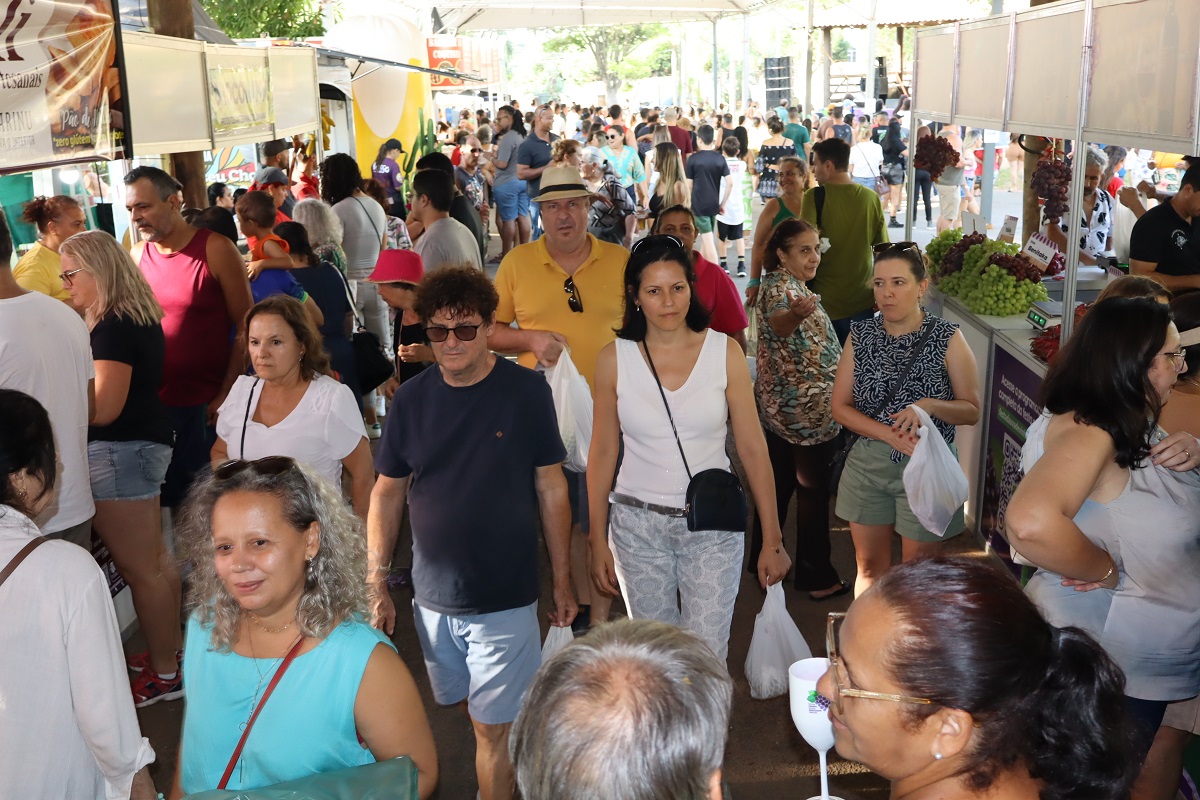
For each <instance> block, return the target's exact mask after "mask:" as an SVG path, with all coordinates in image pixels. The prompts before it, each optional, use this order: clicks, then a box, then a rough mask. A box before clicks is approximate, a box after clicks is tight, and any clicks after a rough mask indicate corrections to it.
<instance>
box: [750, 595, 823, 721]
mask: <svg viewBox="0 0 1200 800" xmlns="http://www.w3.org/2000/svg"><path fill="white" fill-rule="evenodd" d="M805 658H812V650H810V649H809V647H808V643H807V642H805V641H804V637H803V636H801V635H800V629H799V628H797V627H796V623H795V622H793V621H792V617H791V615H790V614H788V610H787V603H786V602H785V601H784V597H783V585H782V584H781V583H776V584H773V585H771V586H770V587H768V588H767V599H766V601H765V602H763V607H762V611H760V612H758V616H757V617H755V618H754V636H753V638H751V639H750V652H749V653H748V654H747V655H746V679H747V680H748V681H750V696H751V697H753V698H755V699H756V700H766V699H767V698H770V697H779V696H780V695H782V694H787V691H788V668H789V667H791V666H792V664H795V663H796V662H797V661H800V660H802V659H805Z"/></svg>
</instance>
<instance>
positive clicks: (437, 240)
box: [409, 169, 483, 272]
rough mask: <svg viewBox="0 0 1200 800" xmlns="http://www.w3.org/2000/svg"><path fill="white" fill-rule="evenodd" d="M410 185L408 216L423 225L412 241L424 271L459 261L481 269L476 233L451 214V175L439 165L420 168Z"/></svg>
mask: <svg viewBox="0 0 1200 800" xmlns="http://www.w3.org/2000/svg"><path fill="white" fill-rule="evenodd" d="M412 188H413V201H412V210H411V211H410V212H409V218H410V219H412V220H416V221H417V222H420V223H421V225H422V226H423V228H424V232H423V233H422V234H421V235H420V237H419V238H418V239H417V240H416V241H415V242H414V243H413V250H414V251H415V252H416V253H417V255H419V256H420V257H421V261H422V262H423V263H424V264H425V271H426V272H433V271H434V270H436V269H438V268H439V267H445V266H458V265H460V264H466V265H468V266H472V267H475V268H477V269H483V261H482V260H481V259H480V257H479V243H478V241H476V239H475V235H474V234H473V233H471V230H470V228H468V227H467V226H466V225H463V224H462V223H461V222H459V221H458V220H456V219H452V218H451V217H450V204H451V203H453V202H454V178H452V177H450V176H449V175H447V174H446V173H445V172H443V171H442V170H440V169H423V170H421V171H420V172H418V173H417V174H416V175H415V176H414V177H413V183H412Z"/></svg>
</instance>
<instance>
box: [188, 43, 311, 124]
mask: <svg viewBox="0 0 1200 800" xmlns="http://www.w3.org/2000/svg"><path fill="white" fill-rule="evenodd" d="M205 51H206V56H205V63H206V66H207V74H208V84H209V91H210V97H209V111H210V124H211V128H212V141H213V144H212V146H213V147H220V146H221V145H226V144H248V143H250V142H265V141H267V140H268V139H272V138H274V130H275V128H274V125H272V123H271V119H272V112H271V83H270V75H269V68H268V65H267V51H266V49H265V48H254V47H238V46H237V45H218V44H209V45H206V46H205ZM313 80H314V81H315V80H316V77H315V70H314V77H313Z"/></svg>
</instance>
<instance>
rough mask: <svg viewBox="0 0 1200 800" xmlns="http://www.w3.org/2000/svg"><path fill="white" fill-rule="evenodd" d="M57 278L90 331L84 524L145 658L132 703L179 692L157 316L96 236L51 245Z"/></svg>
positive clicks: (106, 241) (138, 666)
mask: <svg viewBox="0 0 1200 800" xmlns="http://www.w3.org/2000/svg"><path fill="white" fill-rule="evenodd" d="M58 257H60V258H61V266H62V273H61V278H60V279H61V280H62V284H63V286H64V288H65V289H66V290H67V292H68V294H69V295H70V297H71V302H72V303H73V304H74V305H75V306H76V308H78V309H79V310H80V311H82V312H83V315H84V319H86V320H87V325H88V328H89V329H90V331H91V342H92V358H93V360H94V361H95V365H96V405H95V411H94V413H93V414H92V418H91V420H90V421H89V422H90V425H89V426H88V437H87V438H88V452H87V455H88V471H89V473H90V476H91V486H92V496H93V497H94V498H95V500H96V516H95V517H94V519H93V522H92V525H93V527H94V528H95V530H96V533H97V535H99V537H100V540H101V541H102V542H104V545H105V547H107V548H108V550H109V552H110V553H111V554H112V558H113V563H114V564H115V565H116V568H117V571H118V572H119V573H121V577H122V578H124V579H125V582H126V583H127V584H129V588H130V591H131V593H132V595H133V607H134V609H135V610H136V611H137V617H138V622H139V623H140V625H141V627H142V630H143V631H144V632H145V634H146V643H147V644H148V645H149V649H148V651H147V652H145V653H142V654H140V655H135V656H133V657H131V658H130V659H129V668H130V669H131V670H133V671H134V672H135V673H137V675H136V677H135V678H134V679H133V695H134V702H135V703H136V704H137V705H138V706H139V707H141V706H147V705H150V704H152V703H157V702H160V701H162V700H176V699H178V698H180V697H182V696H183V684H182V682H181V680H180V677H179V665H178V660H177V659H178V655H177V654H178V651H179V647H180V644H181V642H182V640H181V638H180V636H179V601H180V594H181V591H182V590H181V587H180V580H179V569H178V567H176V565H175V564H174V562H173V561H172V560H171V558H170V556H169V555H168V553H167V549H166V547H165V545H164V544H163V536H162V515H161V511H160V508H159V491H160V486H161V485H162V482H163V479H164V478H165V477H166V474H167V465H168V464H169V463H170V462H171V442H172V441H173V434H172V430H171V420H170V418H169V417H168V416H167V410H166V408H165V407H164V406H163V404H162V401H161V400H160V399H159V397H158V386H159V384H160V383H161V382H162V367H163V352H164V348H165V344H164V339H163V329H162V324H161V322H160V320H162V316H163V310H162V307H161V306H160V305H159V304H158V301H157V300H156V299H155V298H154V292H153V291H152V290H151V289H150V284H149V283H147V282H146V278H145V276H143V275H142V271H141V270H140V269H138V268H137V265H136V264H134V263H133V259H132V258H130V257H129V253H128V252H127V251H126V250H125V249H124V248H123V247H121V245H120V244H118V243H117V240H116V239H114V238H113V237H112V236H110V235H109V234H107V233H105V232H104V231H86V232H84V233H77V234H75V235H74V236H72V237H70V238H69V239H67V240H65V241H63V242H62V243H61V244H60V245H58Z"/></svg>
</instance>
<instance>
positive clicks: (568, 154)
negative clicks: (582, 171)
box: [550, 139, 583, 169]
mask: <svg viewBox="0 0 1200 800" xmlns="http://www.w3.org/2000/svg"><path fill="white" fill-rule="evenodd" d="M582 152H583V142H577V141H575V140H574V139H555V140H554V142H553V143H552V144H551V145H550V163H551V165H553V166H555V167H561V166H564V165H566V166H571V167H575V168H576V169H578V168H579V154H580V153H582Z"/></svg>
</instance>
